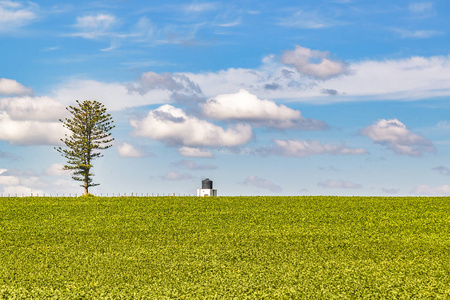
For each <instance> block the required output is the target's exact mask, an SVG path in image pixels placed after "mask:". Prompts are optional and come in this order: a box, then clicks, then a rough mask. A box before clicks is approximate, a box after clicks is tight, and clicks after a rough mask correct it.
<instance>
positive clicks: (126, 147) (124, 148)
mask: <svg viewBox="0 0 450 300" xmlns="http://www.w3.org/2000/svg"><path fill="white" fill-rule="evenodd" d="M117 151H118V152H119V155H120V156H122V157H142V156H143V155H142V153H141V152H139V151H138V150H136V149H135V148H134V147H133V146H132V145H130V144H128V143H122V144H120V145H118V147H117Z"/></svg>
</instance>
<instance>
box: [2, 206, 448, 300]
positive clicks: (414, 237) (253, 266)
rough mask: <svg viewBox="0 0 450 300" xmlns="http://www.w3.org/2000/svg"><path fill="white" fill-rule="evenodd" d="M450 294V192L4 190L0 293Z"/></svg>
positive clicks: (248, 296)
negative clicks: (86, 194)
mask: <svg viewBox="0 0 450 300" xmlns="http://www.w3.org/2000/svg"><path fill="white" fill-rule="evenodd" d="M24 298H27V299H28V298H33V299H96V298H98V299H130V298H133V299H231V298H234V299H264V298H266V299H360V298H368V299H439V298H440V299H450V198H382V197H216V198H197V197H155V198H140V197H121V198H91V199H89V198H0V299H24Z"/></svg>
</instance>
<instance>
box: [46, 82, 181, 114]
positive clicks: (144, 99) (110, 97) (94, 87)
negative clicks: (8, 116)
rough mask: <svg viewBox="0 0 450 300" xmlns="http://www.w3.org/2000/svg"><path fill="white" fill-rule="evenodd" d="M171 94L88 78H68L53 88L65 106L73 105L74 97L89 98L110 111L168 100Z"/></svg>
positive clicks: (57, 97)
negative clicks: (137, 90) (134, 90)
mask: <svg viewBox="0 0 450 300" xmlns="http://www.w3.org/2000/svg"><path fill="white" fill-rule="evenodd" d="M171 94H172V93H171V92H169V91H167V90H152V91H151V92H149V93H147V94H145V95H141V94H139V93H130V92H129V87H128V86H127V84H125V83H120V82H112V83H106V82H101V81H96V80H89V79H70V80H68V81H66V82H64V83H62V84H60V85H59V86H57V87H56V88H55V89H54V90H53V96H54V98H56V99H59V100H60V101H61V102H62V103H63V104H64V105H66V106H67V105H73V104H74V99H80V100H85V99H91V100H97V101H100V102H101V103H103V104H104V105H105V106H106V107H107V108H108V110H110V111H117V110H122V109H125V108H130V107H137V106H144V105H151V104H160V103H165V102H169V101H170V97H171Z"/></svg>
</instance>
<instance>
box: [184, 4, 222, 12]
mask: <svg viewBox="0 0 450 300" xmlns="http://www.w3.org/2000/svg"><path fill="white" fill-rule="evenodd" d="M218 7H219V5H218V3H217V2H204V3H192V4H188V5H185V6H183V9H184V11H185V12H187V13H203V12H208V11H212V10H216V9H218Z"/></svg>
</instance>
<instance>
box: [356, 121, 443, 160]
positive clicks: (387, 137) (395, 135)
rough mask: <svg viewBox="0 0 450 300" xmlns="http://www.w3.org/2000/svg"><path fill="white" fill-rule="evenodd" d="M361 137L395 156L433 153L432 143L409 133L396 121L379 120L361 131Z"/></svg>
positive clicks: (403, 125) (420, 136)
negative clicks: (368, 139) (365, 137)
mask: <svg viewBox="0 0 450 300" xmlns="http://www.w3.org/2000/svg"><path fill="white" fill-rule="evenodd" d="M360 133H361V134H362V135H365V136H367V137H368V138H370V139H371V140H372V141H373V142H375V143H377V144H381V145H384V146H386V147H388V149H389V150H391V151H393V152H394V153H396V154H401V155H410V156H421V155H423V154H424V153H425V152H435V151H436V149H435V147H434V145H433V143H432V142H431V141H430V140H428V139H427V138H425V137H424V136H422V135H419V134H415V133H413V132H412V131H410V130H409V129H408V128H407V127H406V126H405V124H403V123H402V122H400V121H399V120H397V119H391V120H385V119H381V120H378V121H377V122H375V124H372V125H370V126H368V127H366V128H364V129H362V130H360Z"/></svg>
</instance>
